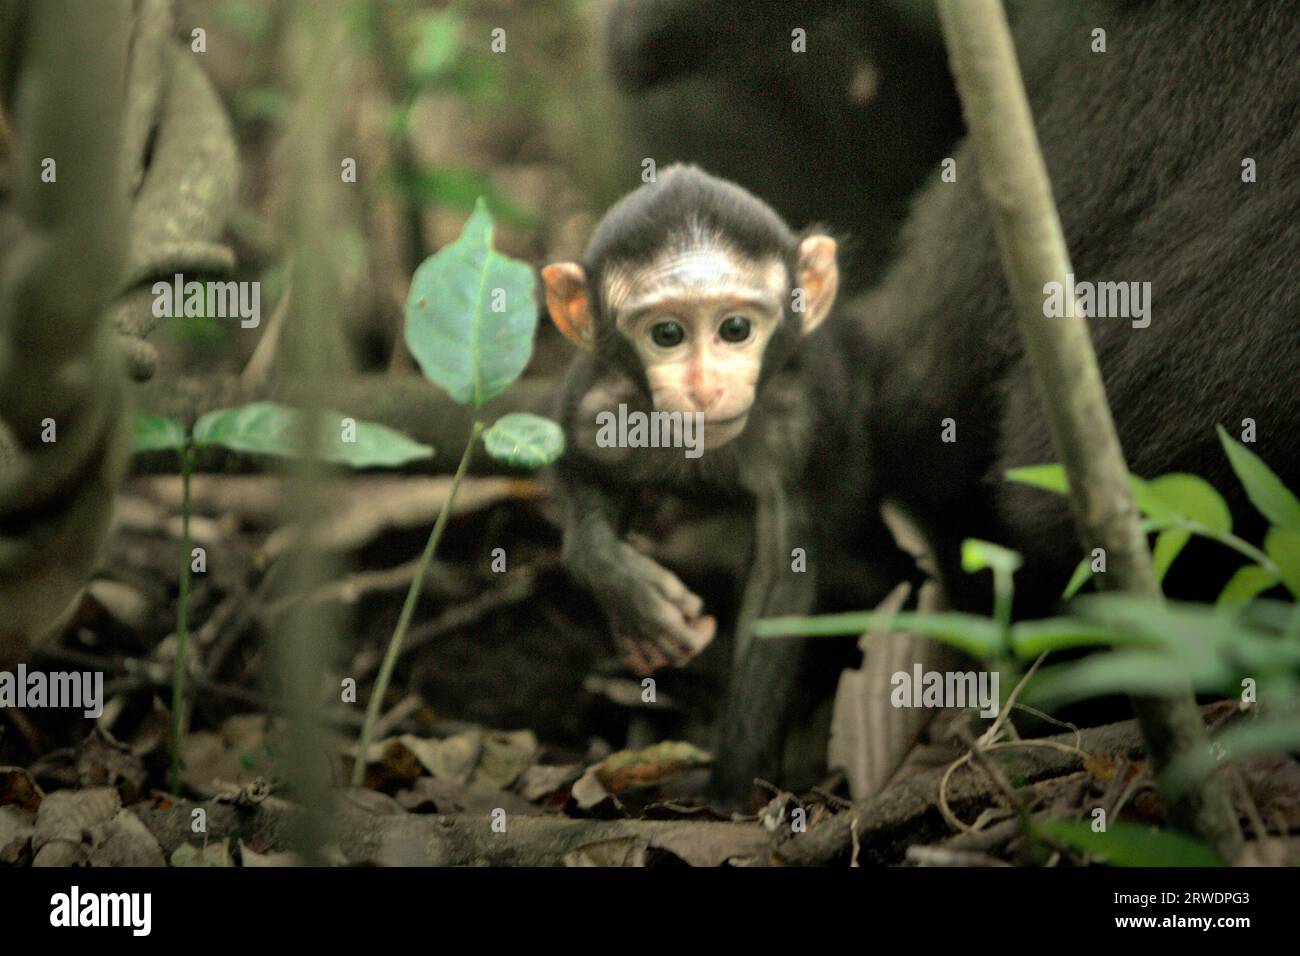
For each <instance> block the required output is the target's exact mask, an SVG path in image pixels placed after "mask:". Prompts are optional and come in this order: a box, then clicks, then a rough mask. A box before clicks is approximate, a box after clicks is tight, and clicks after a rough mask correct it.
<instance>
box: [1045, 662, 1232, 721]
mask: <svg viewBox="0 0 1300 956" xmlns="http://www.w3.org/2000/svg"><path fill="white" fill-rule="evenodd" d="M1194 665H1199V666H1194ZM1230 676H1231V675H1230V674H1229V672H1228V670H1227V668H1226V667H1224V666H1223V665H1222V664H1221V663H1220V662H1219V661H1218V660H1217V659H1215V658H1213V657H1211V658H1209V659H1208V660H1203V661H1196V660H1192V659H1188V660H1183V659H1181V658H1177V657H1176V656H1174V655H1171V654H1168V653H1162V652H1160V651H1115V652H1113V653H1109V654H1096V655H1094V656H1091V657H1087V658H1084V659H1083V660H1079V661H1071V662H1069V663H1066V664H1057V665H1054V666H1052V667H1047V668H1044V669H1043V670H1041V671H1039V672H1038V673H1037V674H1036V675H1035V676H1034V677H1033V678H1031V680H1030V683H1029V686H1028V687H1027V688H1026V690H1025V701H1026V702H1027V703H1031V704H1034V705H1035V706H1039V707H1047V708H1048V709H1051V708H1055V707H1058V706H1061V705H1063V704H1070V703H1074V702H1075V701H1080V700H1087V699H1088V698H1091V697H1105V696H1106V695H1108V694H1130V695H1133V694H1137V695H1151V696H1160V695H1164V694H1168V693H1172V692H1173V691H1176V690H1177V689H1178V688H1180V687H1183V686H1185V685H1186V684H1187V683H1189V682H1190V683H1193V684H1194V685H1196V686H1197V687H1198V688H1199V689H1215V690H1218V689H1221V688H1222V687H1223V686H1224V685H1225V684H1226V682H1227V681H1228V678H1229V677H1230ZM1195 678H1199V679H1195Z"/></svg>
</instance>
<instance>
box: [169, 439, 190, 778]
mask: <svg viewBox="0 0 1300 956" xmlns="http://www.w3.org/2000/svg"><path fill="white" fill-rule="evenodd" d="M193 470H194V446H193V445H192V444H190V443H189V442H186V444H185V448H184V449H182V451H181V549H182V554H181V591H180V595H179V596H178V597H177V599H176V670H175V672H174V673H173V675H172V765H171V789H172V792H173V793H180V788H181V735H182V734H183V733H184V731H185V636H186V633H187V632H188V630H189V610H190V473H191V472H192V471H193Z"/></svg>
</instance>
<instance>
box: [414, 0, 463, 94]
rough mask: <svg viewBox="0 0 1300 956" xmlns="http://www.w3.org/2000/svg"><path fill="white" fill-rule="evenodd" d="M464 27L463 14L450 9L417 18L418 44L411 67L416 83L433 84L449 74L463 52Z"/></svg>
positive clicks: (420, 15)
mask: <svg viewBox="0 0 1300 956" xmlns="http://www.w3.org/2000/svg"><path fill="white" fill-rule="evenodd" d="M464 26H465V24H464V20H463V19H462V17H461V15H460V14H459V13H457V12H456V11H455V10H454V9H452V8H451V7H448V8H447V9H445V10H439V11H438V12H437V13H431V14H428V13H425V14H418V15H417V16H416V17H415V18H414V20H413V27H414V31H415V34H416V42H415V48H414V49H413V50H412V51H411V57H410V61H409V64H408V66H409V69H410V71H411V74H412V76H413V77H414V78H415V80H416V82H417V83H420V84H431V83H434V82H436V81H437V80H439V79H440V78H441V77H442V76H444V75H445V74H446V73H447V71H448V69H449V68H450V67H451V65H452V63H454V62H455V59H456V54H457V53H458V52H459V50H460V37H461V32H462V30H463V29H464Z"/></svg>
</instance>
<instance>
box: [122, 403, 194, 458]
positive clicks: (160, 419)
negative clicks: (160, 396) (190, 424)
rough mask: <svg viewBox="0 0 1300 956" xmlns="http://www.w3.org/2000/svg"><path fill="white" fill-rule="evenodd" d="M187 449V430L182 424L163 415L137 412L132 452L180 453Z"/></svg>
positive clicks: (132, 432) (133, 430)
mask: <svg viewBox="0 0 1300 956" xmlns="http://www.w3.org/2000/svg"><path fill="white" fill-rule="evenodd" d="M184 447H185V429H184V427H183V426H182V425H181V423H180V422H178V421H175V420H173V419H170V418H167V417H165V416H163V415H148V414H146V413H144V412H136V413H135V420H134V421H133V422H132V428H131V451H132V453H134V454H138V453H139V452H142V451H171V450H174V451H180V450H181V449H182V448H184Z"/></svg>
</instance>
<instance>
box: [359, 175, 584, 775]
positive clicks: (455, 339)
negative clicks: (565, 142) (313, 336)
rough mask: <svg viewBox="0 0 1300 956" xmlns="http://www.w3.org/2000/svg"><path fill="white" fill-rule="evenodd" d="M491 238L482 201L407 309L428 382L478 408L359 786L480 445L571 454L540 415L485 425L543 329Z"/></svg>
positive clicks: (382, 687)
mask: <svg viewBox="0 0 1300 956" xmlns="http://www.w3.org/2000/svg"><path fill="white" fill-rule="evenodd" d="M492 232H493V222H492V216H491V214H490V213H489V212H488V210H487V205H486V203H484V201H483V200H482V199H480V200H479V201H478V203H477V204H476V205H475V207H474V212H473V214H472V215H471V216H470V217H469V220H468V221H467V222H466V223H465V228H464V229H463V230H462V231H461V234H460V238H459V239H457V240H456V241H455V242H453V243H452V244H451V245H449V246H447V247H446V248H444V249H441V250H439V251H438V252H437V253H436V254H435V255H433V256H430V257H429V258H428V259H426V260H425V261H424V262H423V263H421V264H420V267H419V268H418V269H416V270H415V276H414V277H413V278H412V280H411V291H410V294H409V296H408V297H407V300H406V344H407V347H408V348H410V350H411V354H412V355H414V356H415V359H416V361H417V362H418V363H419V365H420V369H421V371H423V372H424V375H425V377H426V378H427V379H429V381H431V382H433V384H435V385H437V386H439V387H440V388H442V389H443V390H444V391H445V392H447V394H448V395H450V396H451V397H452V398H453V399H454V400H455V401H457V402H459V403H460V404H462V405H469V406H470V407H471V408H473V411H474V414H473V421H472V423H471V425H470V433H469V440H468V441H467V442H466V443H465V451H464V454H462V455H461V458H460V463H459V464H458V465H457V466H456V473H455V477H454V478H453V479H452V484H451V492H450V494H448V496H447V500H446V501H445V502H444V503H443V506H442V510H441V511H439V512H438V518H437V520H436V521H435V522H434V525H433V530H432V532H430V534H429V540H428V543H427V544H426V545H425V546H424V552H423V553H422V554H421V555H420V560H419V564H418V565H417V567H416V571H415V577H414V578H413V579H412V581H411V586H410V588H409V589H408V591H407V592H406V601H405V603H403V605H402V611H401V614H400V615H399V617H398V619H397V626H396V627H395V628H394V629H393V636H392V638H391V639H390V640H389V642H388V650H387V652H386V653H385V654H384V660H383V663H382V664H381V665H380V668H379V674H378V676H377V677H376V678H375V686H374V687H373V688H372V689H371V691H370V700H369V703H368V704H367V706H366V719H365V722H364V723H363V724H362V727H361V739H360V741H359V742H358V745H357V759H356V763H355V764H354V765H353V768H352V784H353V786H361V784H362V783H363V782H364V781H365V771H366V755H367V753H368V752H369V750H370V741H371V737H372V735H373V734H374V728H375V722H376V721H377V720H378V719H379V710H380V707H381V706H382V705H383V700H384V694H385V692H386V691H387V690H388V682H389V680H390V679H391V678H392V675H393V669H394V668H395V667H396V665H397V659H398V657H399V656H400V655H401V652H402V642H403V641H404V640H405V638H406V632H407V629H408V628H409V627H410V624H411V618H412V616H413V615H414V613H415V606H416V604H417V602H418V601H419V597H420V588H421V586H422V585H423V583H424V576H425V573H426V572H427V570H428V567H429V562H430V561H431V560H432V559H433V555H434V553H435V552H436V551H437V550H438V542H439V541H441V540H442V534H443V531H444V530H445V528H446V526H447V520H448V518H449V517H450V515H451V511H452V508H453V506H454V504H455V501H456V493H457V492H458V491H459V489H460V484H461V480H462V479H463V478H464V476H465V472H466V471H467V470H468V468H469V462H470V458H471V456H472V455H473V453H474V448H475V445H476V444H477V442H478V441H479V439H480V438H481V439H482V441H483V445H484V447H485V448H486V449H487V453H488V454H489V455H491V456H492V457H493V458H494V459H496V460H497V461H500V462H503V463H505V464H508V465H511V466H514V467H519V468H529V469H533V468H541V467H543V466H544V465H548V464H550V463H551V462H553V461H555V459H557V458H558V457H559V456H560V454H561V453H562V452H563V451H564V435H563V432H561V430H560V426H559V425H557V424H556V423H555V422H552V421H550V420H549V419H546V418H542V417H540V416H538V415H531V414H528V413H524V412H518V413H514V414H511V415H505V416H503V417H502V418H501V419H499V420H498V421H497V422H496V423H495V424H493V425H492V427H491V428H485V425H484V422H483V406H484V405H486V404H487V403H488V402H490V401H491V400H492V399H494V398H496V397H497V396H499V395H501V394H502V393H503V392H505V391H506V389H508V388H509V387H510V386H511V384H513V383H514V381H515V380H516V379H517V378H518V377H519V375H520V374H521V373H522V372H523V370H524V367H525V366H527V364H528V360H529V358H531V357H532V352H533V334H534V332H535V331H536V326H537V304H536V300H535V299H534V286H535V279H534V276H533V270H532V269H531V268H530V267H529V266H527V265H526V264H524V263H522V262H518V261H516V260H514V259H510V258H508V257H506V256H503V255H501V254H500V253H499V252H497V251H496V250H494V249H493V248H492Z"/></svg>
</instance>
